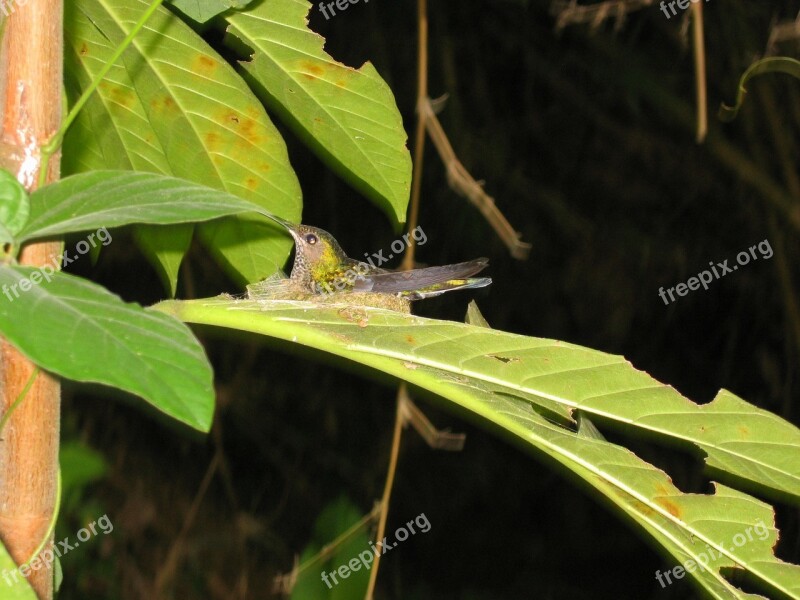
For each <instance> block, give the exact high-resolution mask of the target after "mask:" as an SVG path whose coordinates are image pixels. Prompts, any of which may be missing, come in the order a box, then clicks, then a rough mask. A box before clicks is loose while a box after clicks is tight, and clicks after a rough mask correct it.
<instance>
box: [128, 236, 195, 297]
mask: <svg viewBox="0 0 800 600" xmlns="http://www.w3.org/2000/svg"><path fill="white" fill-rule="evenodd" d="M193 234H194V226H193V225H167V226H163V225H143V226H140V227H137V228H136V230H135V232H134V239H135V240H136V245H137V246H139V249H140V250H141V251H142V253H143V254H144V255H145V256H146V257H148V258H149V259H150V263H151V264H152V265H153V266H155V268H156V272H157V273H158V276H159V277H160V278H161V283H162V285H163V286H164V289H166V290H167V292H168V293H169V295H170V297H171V298H174V297H175V294H176V293H177V290H178V274H179V273H180V268H181V263H182V262H183V257H184V256H185V255H186V252H187V251H188V250H189V246H190V245H191V243H192V235H193Z"/></svg>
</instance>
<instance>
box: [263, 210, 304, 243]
mask: <svg viewBox="0 0 800 600" xmlns="http://www.w3.org/2000/svg"><path fill="white" fill-rule="evenodd" d="M263 214H264V216H265V217H267V218H268V219H272V220H273V221H275V222H276V223H277V224H278V225H281V226H282V227H284V228H285V229H286V231H288V232H289V233H290V234H291V236H292V238H294V241H295V242H299V241H300V238H298V237H297V225H295V224H294V223H289V221H286V220H285V219H281V218H280V217H278V216H276V215H273V214H267V213H263Z"/></svg>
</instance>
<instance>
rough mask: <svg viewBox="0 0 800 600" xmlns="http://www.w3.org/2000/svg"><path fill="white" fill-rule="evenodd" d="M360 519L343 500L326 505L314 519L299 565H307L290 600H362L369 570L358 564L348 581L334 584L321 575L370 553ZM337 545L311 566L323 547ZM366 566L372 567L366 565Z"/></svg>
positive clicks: (347, 502) (298, 577)
mask: <svg viewBox="0 0 800 600" xmlns="http://www.w3.org/2000/svg"><path fill="white" fill-rule="evenodd" d="M361 520H362V515H361V513H360V512H359V510H358V508H357V507H356V506H355V505H354V504H353V503H352V502H351V501H350V500H348V499H347V498H346V497H344V496H342V497H340V498H339V499H338V500H335V501H334V502H331V503H330V504H328V505H327V506H326V507H325V508H324V510H323V511H322V512H321V513H320V515H319V517H317V521H316V523H315V524H314V537H313V539H312V541H311V542H310V543H309V544H308V546H306V548H305V549H304V550H303V552H302V554H301V556H300V564H301V565H303V564H306V563H308V564H309V566H308V568H307V569H305V570H302V571H301V572H300V573H299V574H298V576H297V581H296V583H295V586H294V587H293V588H292V595H291V596H290V598H291V600H361V599H362V598H364V594H365V593H366V591H367V586H368V584H369V569H367V568H362V566H363V564H364V563H363V562H360V561H359V564H358V570H356V571H351V572H350V573H349V575H348V577H347V578H344V579H342V578H338V577H337V583H336V584H334V582H333V580H331V579H330V578H328V582H329V583H328V584H326V583H325V582H324V580H323V579H322V572H323V571H324V572H326V573H330V572H332V571H333V572H335V571H336V570H337V569H338V568H339V567H341V566H343V565H347V564H348V563H349V562H350V561H351V560H352V559H354V558H355V559H357V558H358V556H359V554H360V553H362V552H369V553H372V549H371V548H370V545H369V542H370V539H369V536H368V535H367V527H365V526H357V524H358V523H359V521H361ZM333 543H336V546H335V547H334V548H333V549H332V551H330V554H328V556H327V558H326V559H325V560H319V561H317V562H314V563H311V562H310V561H311V560H313V559H314V557H316V556H317V555H318V554H319V553H320V552H324V550H323V549H324V548H328V549H330V545H331V544H333ZM368 564H370V565H371V564H372V563H371V562H369V563H368Z"/></svg>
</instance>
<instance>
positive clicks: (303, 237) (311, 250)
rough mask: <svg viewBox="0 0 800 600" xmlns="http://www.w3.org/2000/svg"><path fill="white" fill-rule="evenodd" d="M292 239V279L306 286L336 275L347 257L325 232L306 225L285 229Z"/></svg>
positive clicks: (333, 239) (334, 240) (337, 243)
mask: <svg viewBox="0 0 800 600" xmlns="http://www.w3.org/2000/svg"><path fill="white" fill-rule="evenodd" d="M287 229H288V230H289V233H291V234H292V237H293V238H294V245H295V253H294V265H293V266H292V279H296V280H298V281H300V282H301V283H303V284H305V285H307V286H309V287H310V286H313V284H314V283H315V282H320V281H324V280H326V279H327V276H329V275H330V274H333V273H337V272H338V270H339V269H340V268H341V266H342V263H343V262H344V261H345V260H347V255H346V254H345V253H344V250H342V248H341V246H339V242H337V241H336V239H335V238H334V237H333V236H332V235H331V234H330V233H328V232H327V231H325V230H323V229H318V228H316V227H309V226H308V225H294V226H292V227H289V228H287Z"/></svg>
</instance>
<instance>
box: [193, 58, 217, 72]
mask: <svg viewBox="0 0 800 600" xmlns="http://www.w3.org/2000/svg"><path fill="white" fill-rule="evenodd" d="M218 66H219V64H218V63H217V61H216V60H214V59H213V58H211V57H210V56H207V55H205V54H198V55H197V56H196V57H195V58H194V60H193V61H192V71H194V72H195V73H197V74H199V75H205V76H206V77H211V76H212V75H213V74H214V72H215V71H216V70H217V67H218Z"/></svg>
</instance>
